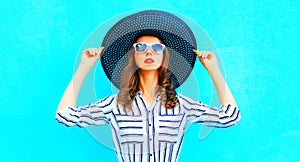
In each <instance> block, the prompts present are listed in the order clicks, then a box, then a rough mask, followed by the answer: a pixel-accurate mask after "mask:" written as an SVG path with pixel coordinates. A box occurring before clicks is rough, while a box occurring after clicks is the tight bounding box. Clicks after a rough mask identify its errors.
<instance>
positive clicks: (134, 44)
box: [132, 42, 166, 54]
mask: <svg viewBox="0 0 300 162" xmlns="http://www.w3.org/2000/svg"><path fill="white" fill-rule="evenodd" d="M137 44H146V45H147V48H146V49H145V51H143V52H138V51H136V48H135V46H136V45H137ZM155 44H159V45H162V47H163V48H162V52H155V51H153V48H152V46H153V45H155ZM132 46H133V48H134V51H135V53H139V54H142V53H146V51H147V49H148V48H149V47H150V48H151V51H152V52H153V53H155V54H161V53H163V51H164V49H165V47H166V45H164V44H162V43H151V44H149V43H144V42H138V43H133V45H132Z"/></svg>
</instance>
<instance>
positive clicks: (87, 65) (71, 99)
mask: <svg viewBox="0 0 300 162" xmlns="http://www.w3.org/2000/svg"><path fill="white" fill-rule="evenodd" d="M103 48H104V47H100V48H99V49H97V48H89V49H86V50H84V51H83V52H82V56H81V61H80V65H79V67H78V69H77V70H76V72H75V74H74V76H73V78H72V79H71V81H70V83H69V85H68V87H67V89H66V90H65V92H64V94H63V96H62V98H61V100H60V102H59V105H58V108H57V110H56V115H57V113H58V112H59V111H61V110H62V109H65V108H67V107H68V106H75V105H76V100H77V96H78V92H79V90H80V87H81V85H82V82H83V80H84V78H85V77H86V75H87V73H88V72H89V70H90V69H91V67H93V66H94V64H95V63H96V61H97V60H98V58H99V55H100V54H101V52H102V50H103Z"/></svg>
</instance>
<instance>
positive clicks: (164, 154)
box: [56, 91, 241, 162]
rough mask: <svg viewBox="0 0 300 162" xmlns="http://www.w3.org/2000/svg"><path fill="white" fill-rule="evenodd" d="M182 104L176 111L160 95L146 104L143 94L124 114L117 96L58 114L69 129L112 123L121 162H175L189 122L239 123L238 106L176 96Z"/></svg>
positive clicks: (140, 94)
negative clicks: (215, 104)
mask: <svg viewBox="0 0 300 162" xmlns="http://www.w3.org/2000/svg"><path fill="white" fill-rule="evenodd" d="M177 98H178V100H179V103H178V104H177V106H176V107H175V108H173V109H166V108H165V107H164V105H161V104H160V94H159V93H157V98H156V100H155V101H153V103H152V104H151V105H147V103H146V102H145V100H144V98H143V96H142V92H141V91H139V92H138V94H137V96H136V97H135V98H134V101H133V106H132V109H133V111H131V112H129V113H127V114H126V113H125V112H124V111H123V110H122V109H119V108H118V106H117V94H114V95H111V96H108V97H106V98H103V99H101V100H99V101H98V102H96V103H93V104H88V105H86V106H80V107H68V108H65V109H63V110H61V111H60V112H58V113H57V115H56V120H58V122H60V123H63V124H65V125H66V126H73V125H77V126H79V127H86V126H88V125H102V124H110V125H111V128H112V135H113V141H114V147H115V151H116V154H117V157H118V160H119V161H121V162H132V161H134V162H139V161H141V162H154V161H155V162H166V161H168V162H169V161H171V162H176V161H177V159H178V155H179V152H180V150H181V145H182V141H183V136H184V129H185V125H186V123H188V122H195V123H201V124H205V125H208V126H212V127H223V128H226V127H230V126H232V125H235V124H236V123H237V121H239V120H240V118H241V115H240V111H239V109H238V108H237V107H235V106H231V105H230V104H226V105H221V108H215V107H210V106H208V105H205V104H203V103H201V102H197V101H194V100H193V99H191V98H189V97H186V96H184V95H182V94H179V93H177Z"/></svg>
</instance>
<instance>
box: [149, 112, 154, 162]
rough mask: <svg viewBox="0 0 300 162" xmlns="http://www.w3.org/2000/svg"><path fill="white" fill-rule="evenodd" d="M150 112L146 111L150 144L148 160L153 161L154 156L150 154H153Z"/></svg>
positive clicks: (151, 116)
mask: <svg viewBox="0 0 300 162" xmlns="http://www.w3.org/2000/svg"><path fill="white" fill-rule="evenodd" d="M152 118H153V115H152V112H151V111H150V110H149V111H148V127H149V144H150V150H149V158H150V161H154V159H153V158H154V156H153V154H152V152H153V123H152Z"/></svg>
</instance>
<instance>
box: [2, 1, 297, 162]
mask: <svg viewBox="0 0 300 162" xmlns="http://www.w3.org/2000/svg"><path fill="white" fill-rule="evenodd" d="M149 8H151V9H153V8H154V9H164V10H168V11H173V12H176V13H178V14H181V15H185V16H186V17H188V18H190V19H191V20H193V21H194V22H195V23H197V24H198V25H199V26H201V27H202V28H203V29H204V30H205V31H206V32H207V34H208V35H209V36H210V38H211V39H212V40H213V42H214V44H215V45H216V47H217V49H218V50H219V57H220V58H221V60H222V64H223V67H224V75H225V76H226V80H227V82H228V84H229V86H230V87H231V90H232V92H233V94H234V96H235V98H236V100H237V103H238V105H239V107H240V109H241V113H242V120H241V121H240V123H238V125H236V126H234V127H231V128H228V129H213V131H212V132H211V133H210V134H209V135H208V136H207V137H206V138H204V139H200V138H199V131H200V130H201V129H202V126H201V125H196V124H195V125H192V126H191V127H190V128H189V129H188V131H187V132H186V135H185V140H184V144H183V148H182V151H181V155H180V157H179V161H300V156H299V150H300V122H299V117H300V107H299V105H300V100H299V85H298V84H299V83H300V77H299V71H298V68H299V64H298V62H299V60H300V56H299V51H300V44H299V40H300V38H299V37H300V32H299V26H300V24H299V20H300V12H299V11H300V10H299V9H300V3H299V1H296V0H295V1H289V0H277V1H271V0H266V1H259V0H251V1H250V0H249V1H247V0H246V1H234V0H230V1H221V2H220V1H218V2H217V1H214V2H212V1H206V0H202V1H196V0H194V1H192V0H184V1H183V0H182V1H162V0H148V1H141V0H132V1H117V0H110V1H108V0H106V1H79V0H77V1H67V0H62V1H49V0H48V1H46V0H39V1H17V0H2V1H1V2H0V20H1V25H0V29H1V30H0V39H1V43H0V52H1V54H0V55H1V58H0V68H1V69H0V108H1V113H0V115H1V116H0V161H1V162H6V161H9V162H10V161H16V162H17V161H117V158H116V154H115V152H114V150H112V149H110V148H109V147H106V146H104V145H102V144H100V143H99V142H98V141H97V140H95V139H94V138H93V137H92V136H91V135H90V134H89V133H88V131H87V130H86V129H84V128H78V127H70V128H67V127H65V126H64V125H62V124H58V123H57V122H56V120H55V111H56V108H57V105H58V103H59V100H60V98H61V96H62V94H63V92H64V90H65V88H66V86H67V84H68V83H69V81H70V79H71V77H72V75H73V73H74V69H76V61H77V60H78V56H79V54H80V50H81V47H82V44H83V42H84V41H85V40H86V38H87V37H88V36H89V35H90V33H92V31H94V30H95V29H96V28H97V27H98V26H99V25H101V24H103V23H104V22H105V21H107V20H110V19H111V18H112V17H115V16H116V15H119V14H122V13H124V12H129V11H132V10H137V9H139V10H140V9H149ZM97 66H98V67H99V66H100V65H97ZM99 69H100V70H101V68H97V70H98V71H100V70H99ZM194 74H195V75H196V76H197V78H198V84H199V88H200V89H201V96H200V99H201V100H202V101H204V102H207V103H209V102H211V100H212V99H211V86H212V84H211V82H210V78H209V75H208V74H207V73H206V71H205V70H204V68H203V67H202V66H201V64H200V63H199V61H198V60H197V63H196V66H195V69H194ZM98 76H100V78H103V79H102V81H101V83H98V84H103V85H105V86H106V87H107V85H108V86H110V84H109V81H108V80H107V79H106V77H105V76H104V75H103V73H102V74H101V72H99V75H98ZM100 80H101V79H100ZM85 84H86V83H85ZM96 87H97V88H98V87H99V88H100V87H101V86H99V85H98V86H96ZM109 90H110V88H104V90H103V91H100V90H96V91H97V92H98V93H97V98H101V97H102V96H105V95H107V93H110V91H109ZM82 94H85V93H82V92H81V94H80V95H79V97H82V96H83V95H82ZM108 140H109V139H108ZM110 140H111V139H110Z"/></svg>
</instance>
